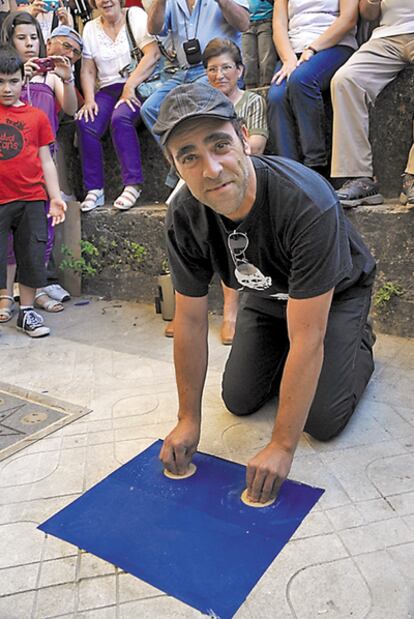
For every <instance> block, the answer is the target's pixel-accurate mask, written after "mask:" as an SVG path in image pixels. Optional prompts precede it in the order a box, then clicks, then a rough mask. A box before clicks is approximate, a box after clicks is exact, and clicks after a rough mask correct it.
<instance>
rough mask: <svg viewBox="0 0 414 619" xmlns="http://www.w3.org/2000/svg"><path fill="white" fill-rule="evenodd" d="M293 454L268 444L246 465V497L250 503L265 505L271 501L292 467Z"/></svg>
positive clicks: (272, 443) (275, 445)
mask: <svg viewBox="0 0 414 619" xmlns="http://www.w3.org/2000/svg"><path fill="white" fill-rule="evenodd" d="M292 460H293V452H291V451H287V450H285V449H282V447H280V446H279V445H277V444H276V443H274V442H271V443H269V444H268V445H267V446H266V447H265V448H264V449H262V450H261V451H259V453H258V454H256V455H255V457H254V458H252V459H251V460H250V461H249V462H248V463H247V474H246V485H247V495H248V497H249V499H250V500H251V501H255V502H258V503H266V501H269V499H273V498H274V497H275V496H276V495H277V493H278V492H279V488H280V486H281V485H282V483H283V482H284V481H285V479H286V477H287V476H288V474H289V471H290V467H291V466H292Z"/></svg>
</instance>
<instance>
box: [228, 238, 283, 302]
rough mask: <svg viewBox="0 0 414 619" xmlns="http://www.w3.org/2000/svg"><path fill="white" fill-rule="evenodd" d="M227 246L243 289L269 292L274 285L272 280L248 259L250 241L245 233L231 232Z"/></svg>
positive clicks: (236, 275)
mask: <svg viewBox="0 0 414 619" xmlns="http://www.w3.org/2000/svg"><path fill="white" fill-rule="evenodd" d="M227 244H228V246H229V249H230V253H231V257H232V260H233V262H234V265H235V267H236V268H235V269H234V275H235V277H236V279H237V281H238V282H239V284H241V285H242V287H243V288H246V287H247V288H253V289H254V290H267V289H268V288H270V286H271V285H272V278H271V277H270V276H268V275H267V276H266V275H263V273H262V272H261V271H260V269H258V268H257V267H256V266H254V264H252V263H251V262H249V261H248V259H247V258H246V253H245V252H246V249H247V248H248V246H249V239H248V238H247V234H245V233H244V232H237V231H236V230H235V231H234V232H231V234H229V236H228V237H227Z"/></svg>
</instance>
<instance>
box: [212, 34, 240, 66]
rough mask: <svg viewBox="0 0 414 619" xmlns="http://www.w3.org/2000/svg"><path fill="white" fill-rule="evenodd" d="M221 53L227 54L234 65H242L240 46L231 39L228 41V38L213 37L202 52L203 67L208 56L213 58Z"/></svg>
mask: <svg viewBox="0 0 414 619" xmlns="http://www.w3.org/2000/svg"><path fill="white" fill-rule="evenodd" d="M222 54H229V55H230V56H231V58H232V60H233V62H234V64H235V65H236V67H242V66H243V61H242V57H241V52H240V48H239V47H238V46H237V45H236V44H235V43H233V41H230V39H220V38H219V37H216V38H215V39H211V41H210V42H209V43H208V44H207V46H206V48H205V50H204V52H203V65H204V67H205V68H207V64H208V61H209V60H210V58H215V57H216V56H221V55H222Z"/></svg>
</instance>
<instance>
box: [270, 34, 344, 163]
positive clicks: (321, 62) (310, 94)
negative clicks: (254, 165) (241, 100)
mask: <svg viewBox="0 0 414 619" xmlns="http://www.w3.org/2000/svg"><path fill="white" fill-rule="evenodd" d="M352 53H353V50H352V49H351V48H350V47H346V46H344V45H336V46H335V47H331V48H329V49H325V50H322V51H320V52H318V53H317V54H314V55H313V56H312V57H311V58H310V60H308V61H307V62H304V63H303V64H301V65H300V66H299V67H298V68H297V69H295V70H294V71H293V73H292V74H291V75H290V77H289V80H283V82H282V83H281V84H279V86H276V84H272V85H271V87H270V89H269V94H268V115H269V130H270V133H271V135H272V138H273V141H274V144H275V146H276V154H277V155H282V156H283V157H289V158H290V159H295V160H296V161H301V160H302V157H301V154H302V155H303V163H304V164H305V165H307V166H309V167H317V166H325V165H326V164H327V163H328V158H327V152H326V132H325V106H324V101H323V96H322V93H323V92H325V91H327V90H328V89H329V85H330V82H331V79H332V77H333V76H334V74H335V72H336V71H337V70H338V69H339V67H341V66H342V65H343V64H344V63H345V62H346V61H347V60H348V58H349V57H350V56H351V55H352ZM281 66H282V63H281V62H278V63H277V65H276V69H275V72H276V71H278V70H279V69H280V68H281Z"/></svg>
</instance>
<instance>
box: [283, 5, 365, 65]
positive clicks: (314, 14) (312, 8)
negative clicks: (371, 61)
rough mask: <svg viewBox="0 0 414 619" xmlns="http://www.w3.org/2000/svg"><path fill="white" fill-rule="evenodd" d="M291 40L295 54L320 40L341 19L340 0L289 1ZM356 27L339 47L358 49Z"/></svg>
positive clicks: (340, 42)
mask: <svg viewBox="0 0 414 619" xmlns="http://www.w3.org/2000/svg"><path fill="white" fill-rule="evenodd" d="M288 16H289V40H290V44H291V45H292V48H293V51H294V52H295V54H300V53H302V52H303V50H304V48H305V47H306V46H307V45H312V42H313V41H314V40H315V39H317V38H318V36H320V35H321V34H322V33H323V32H325V30H327V29H328V28H329V26H330V25H331V24H332V23H333V22H334V21H335V19H336V18H337V17H339V0H289V2H288ZM355 33H356V27H355V28H353V29H352V30H351V31H350V32H348V33H347V34H346V35H345V36H344V38H343V39H342V40H341V41H339V42H338V43H337V45H347V46H348V47H352V49H356V48H357V47H358V45H357V42H356V39H355Z"/></svg>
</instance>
